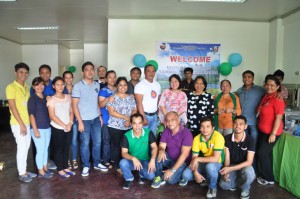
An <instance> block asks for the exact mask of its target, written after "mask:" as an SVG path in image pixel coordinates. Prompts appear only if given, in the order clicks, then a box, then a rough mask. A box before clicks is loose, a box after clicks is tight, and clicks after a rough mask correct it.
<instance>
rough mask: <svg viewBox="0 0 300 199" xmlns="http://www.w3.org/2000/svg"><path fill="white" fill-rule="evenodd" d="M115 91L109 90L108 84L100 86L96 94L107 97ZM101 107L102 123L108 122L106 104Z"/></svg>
mask: <svg viewBox="0 0 300 199" xmlns="http://www.w3.org/2000/svg"><path fill="white" fill-rule="evenodd" d="M115 92H116V91H115V90H110V88H109V87H108V86H105V87H104V88H102V89H101V90H100V92H99V94H98V96H99V97H104V98H108V97H110V96H111V95H113V94H114V93H115ZM100 109H101V114H102V119H103V124H106V125H107V124H108V120H109V114H108V110H107V108H106V106H104V107H103V108H100Z"/></svg>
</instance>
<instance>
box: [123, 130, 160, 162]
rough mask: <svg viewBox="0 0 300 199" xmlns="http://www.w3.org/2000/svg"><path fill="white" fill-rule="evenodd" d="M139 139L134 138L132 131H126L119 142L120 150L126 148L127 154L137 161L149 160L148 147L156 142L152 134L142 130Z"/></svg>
mask: <svg viewBox="0 0 300 199" xmlns="http://www.w3.org/2000/svg"><path fill="white" fill-rule="evenodd" d="M142 131H143V132H142V134H141V135H140V137H136V136H135V135H134V133H133V130H130V131H127V132H126V133H125V134H124V136H123V138H122V141H121V148H127V149H128V153H129V154H130V155H132V156H134V157H136V158H137V159H139V160H149V159H150V156H149V146H150V145H151V144H152V143H153V142H156V139H155V136H154V134H153V133H152V132H151V131H150V130H149V129H148V128H143V130H142Z"/></svg>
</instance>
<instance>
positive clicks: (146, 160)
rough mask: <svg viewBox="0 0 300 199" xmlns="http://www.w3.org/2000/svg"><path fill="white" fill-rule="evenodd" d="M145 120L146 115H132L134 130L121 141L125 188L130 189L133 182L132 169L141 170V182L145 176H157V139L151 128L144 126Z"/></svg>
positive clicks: (121, 165) (151, 177)
mask: <svg viewBox="0 0 300 199" xmlns="http://www.w3.org/2000/svg"><path fill="white" fill-rule="evenodd" d="M143 120H144V117H143V116H142V115H141V114H139V113H135V114H133V115H132V116H130V124H131V126H132V130H130V131H128V132H127V133H125V135H124V137H123V139H122V141H121V148H122V157H123V159H122V160H121V161H120V168H121V171H122V173H123V177H124V179H125V184H124V185H123V189H129V188H130V186H131V184H132V182H133V179H134V177H133V175H132V173H131V170H137V171H139V180H138V183H139V184H144V183H145V181H144V179H145V178H146V179H148V180H153V179H154V177H155V174H154V172H155V158H156V154H157V145H156V139H155V136H154V135H153V133H151V132H150V130H149V129H147V128H143V122H144V121H143ZM149 146H150V147H151V159H150V157H149Z"/></svg>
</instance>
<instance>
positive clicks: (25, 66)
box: [15, 62, 29, 72]
mask: <svg viewBox="0 0 300 199" xmlns="http://www.w3.org/2000/svg"><path fill="white" fill-rule="evenodd" d="M21 68H24V69H25V70H27V71H28V72H29V66H28V65H27V64H25V63H23V62H20V63H18V64H16V65H15V72H17V71H18V70H19V69H21Z"/></svg>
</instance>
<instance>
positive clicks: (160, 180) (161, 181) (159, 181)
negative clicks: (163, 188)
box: [151, 176, 166, 189]
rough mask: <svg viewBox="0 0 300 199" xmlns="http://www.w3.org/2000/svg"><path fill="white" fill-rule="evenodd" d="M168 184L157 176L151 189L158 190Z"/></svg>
mask: <svg viewBox="0 0 300 199" xmlns="http://www.w3.org/2000/svg"><path fill="white" fill-rule="evenodd" d="M164 184H166V181H164V180H162V179H161V177H160V176H157V177H155V178H154V180H153V182H152V184H151V187H152V188H154V189H157V188H159V187H160V185H164Z"/></svg>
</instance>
